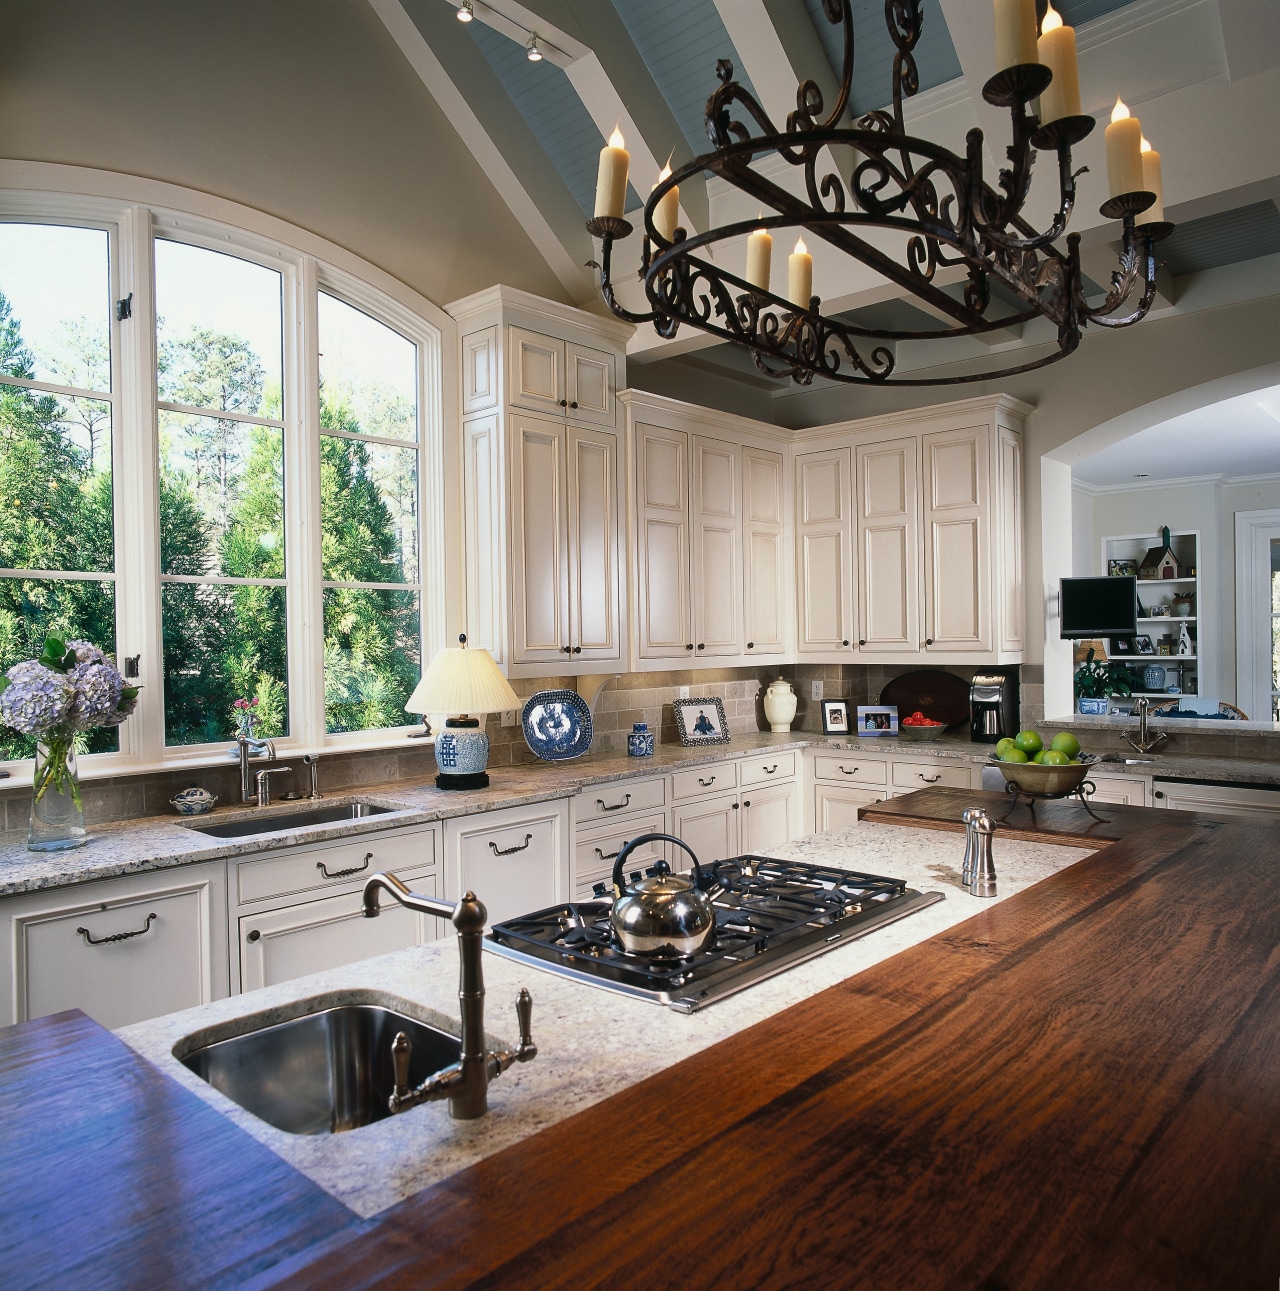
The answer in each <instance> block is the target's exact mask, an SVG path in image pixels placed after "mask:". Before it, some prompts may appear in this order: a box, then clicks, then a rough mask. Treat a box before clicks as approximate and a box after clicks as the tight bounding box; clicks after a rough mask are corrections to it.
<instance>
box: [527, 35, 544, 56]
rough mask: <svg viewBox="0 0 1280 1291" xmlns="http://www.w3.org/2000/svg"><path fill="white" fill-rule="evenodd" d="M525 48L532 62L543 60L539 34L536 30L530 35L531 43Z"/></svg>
mask: <svg viewBox="0 0 1280 1291" xmlns="http://www.w3.org/2000/svg"><path fill="white" fill-rule="evenodd" d="M525 49H526V51H527V52H528V57H529V61H530V62H531V63H540V62H542V50H540V49H539V48H538V35H537V33H536V32H535V33H534V34H533V35H532V36H530V37H529V43H528V44H527V45H526V46H525Z"/></svg>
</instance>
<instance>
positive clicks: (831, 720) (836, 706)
mask: <svg viewBox="0 0 1280 1291" xmlns="http://www.w3.org/2000/svg"><path fill="white" fill-rule="evenodd" d="M822 733H823V734H824V735H848V734H849V701H848V700H847V699H824V700H823V701H822Z"/></svg>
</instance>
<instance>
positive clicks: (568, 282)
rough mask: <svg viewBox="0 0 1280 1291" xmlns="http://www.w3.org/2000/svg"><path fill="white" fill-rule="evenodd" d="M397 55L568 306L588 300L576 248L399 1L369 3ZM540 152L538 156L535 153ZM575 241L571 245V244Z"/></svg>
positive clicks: (589, 284) (587, 282)
mask: <svg viewBox="0 0 1280 1291" xmlns="http://www.w3.org/2000/svg"><path fill="white" fill-rule="evenodd" d="M369 5H370V7H371V8H372V9H373V11H374V13H376V14H377V15H378V18H379V19H380V20H381V21H382V24H383V26H385V27H386V29H387V31H388V33H389V34H390V36H391V38H392V40H394V41H395V42H396V44H397V45H398V46H399V48H400V52H401V53H402V54H403V55H404V56H405V58H406V59H407V60H408V62H409V65H410V67H412V68H413V70H414V71H415V72H416V73H417V75H418V79H419V80H421V81H422V83H423V85H425V86H426V88H427V92H428V93H429V94H430V95H431V97H432V98H434V99H435V101H436V102H437V103H438V104H439V105H440V107H441V108H442V109H443V110H444V113H445V115H446V116H447V117H448V118H449V120H450V122H451V123H452V124H453V128H454V129H455V130H456V131H457V132H458V135H459V137H460V138H461V139H462V141H463V143H464V144H465V145H466V146H467V148H468V149H469V150H470V152H471V155H472V156H473V157H474V158H475V159H476V161H477V162H479V164H480V167H481V169H482V170H483V171H484V173H485V174H486V175H487V176H488V177H489V182H490V183H491V184H492V185H493V186H494V188H495V190H496V191H497V193H498V196H499V197H500V198H501V199H502V201H503V202H504V203H505V204H506V206H507V208H508V209H509V210H510V211H511V213H512V214H513V215H514V216H515V217H516V219H517V220H518V221H519V222H520V225H521V227H522V228H523V229H524V231H525V233H526V235H527V236H528V237H529V239H530V241H532V242H533V244H534V246H535V247H537V249H538V253H539V254H540V255H541V256H542V258H543V259H544V260H545V261H546V262H547V265H548V266H549V267H550V269H551V272H552V273H554V274H555V276H556V277H557V278H558V279H559V281H560V283H561V285H562V286H563V287H564V289H565V291H566V292H567V293H568V295H569V297H570V299H571V300H573V301H575V302H581V301H583V300H586V299H589V298H590V296H591V295H592V294H593V290H592V288H593V284H592V282H591V279H590V277H589V276H588V275H587V273H586V272H585V270H584V269H583V268H582V261H583V258H584V257H583V255H582V254H581V249H580V247H574V248H573V249H572V250H571V249H570V246H571V245H572V244H569V245H566V241H562V239H561V236H560V235H559V234H558V233H557V231H556V230H555V229H554V228H553V227H552V226H551V224H550V222H549V221H548V219H547V217H546V216H545V215H544V214H543V212H542V209H541V207H540V205H539V203H538V201H537V200H536V199H535V197H534V196H533V195H532V194H530V192H529V191H528V189H527V188H526V187H525V185H524V184H523V183H522V182H521V180H520V178H519V177H518V176H517V174H516V170H515V168H514V167H513V166H512V164H511V163H510V162H509V161H508V159H507V157H506V156H505V155H504V154H503V152H502V150H501V149H500V148H499V147H498V145H497V144H496V143H495V142H494V140H493V139H492V138H491V136H490V135H489V133H488V131H487V130H486V129H485V127H484V126H483V125H482V124H481V121H480V119H479V117H478V116H477V115H476V113H475V111H474V110H473V109H472V107H471V104H470V103H469V102H468V101H467V98H466V95H464V94H463V92H462V90H461V89H460V88H459V86H458V85H457V84H456V83H455V82H454V80H453V78H452V77H451V76H450V74H449V72H448V71H446V70H445V67H444V65H443V64H442V63H441V61H440V60H439V58H437V57H436V55H435V53H434V52H433V50H432V49H431V46H430V45H428V44H427V42H426V40H425V39H424V38H423V35H422V33H421V32H420V31H419V30H418V27H417V25H416V24H415V23H414V21H413V19H412V18H410V16H409V15H408V13H407V12H406V11H405V9H404V6H403V5H402V4H401V3H400V0H369ZM539 151H541V150H539ZM574 240H575V241H576V239H574Z"/></svg>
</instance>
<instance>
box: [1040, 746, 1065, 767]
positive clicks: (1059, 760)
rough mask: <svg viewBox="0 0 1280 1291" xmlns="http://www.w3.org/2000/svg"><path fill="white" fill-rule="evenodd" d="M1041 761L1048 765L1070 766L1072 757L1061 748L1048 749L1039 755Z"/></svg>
mask: <svg viewBox="0 0 1280 1291" xmlns="http://www.w3.org/2000/svg"><path fill="white" fill-rule="evenodd" d="M1039 757H1040V761H1041V762H1043V763H1044V765H1045V766H1047V767H1069V766H1070V765H1071V759H1070V758H1069V757H1067V755H1066V754H1065V753H1064V752H1063V751H1062V750H1061V749H1047V750H1046V751H1045V752H1044V753H1042V754H1040V755H1039Z"/></svg>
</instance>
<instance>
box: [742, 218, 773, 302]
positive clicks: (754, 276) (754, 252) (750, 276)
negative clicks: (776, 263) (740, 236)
mask: <svg viewBox="0 0 1280 1291" xmlns="http://www.w3.org/2000/svg"><path fill="white" fill-rule="evenodd" d="M772 262H773V238H772V237H770V236H769V234H768V232H767V231H766V230H764V229H757V230H756V231H755V232H754V233H753V234H751V236H750V237H749V238H747V281H748V282H749V283H750V284H751V285H752V286H753V287H758V288H759V289H760V290H761V291H768V290H769V269H770V267H771V265H772Z"/></svg>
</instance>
